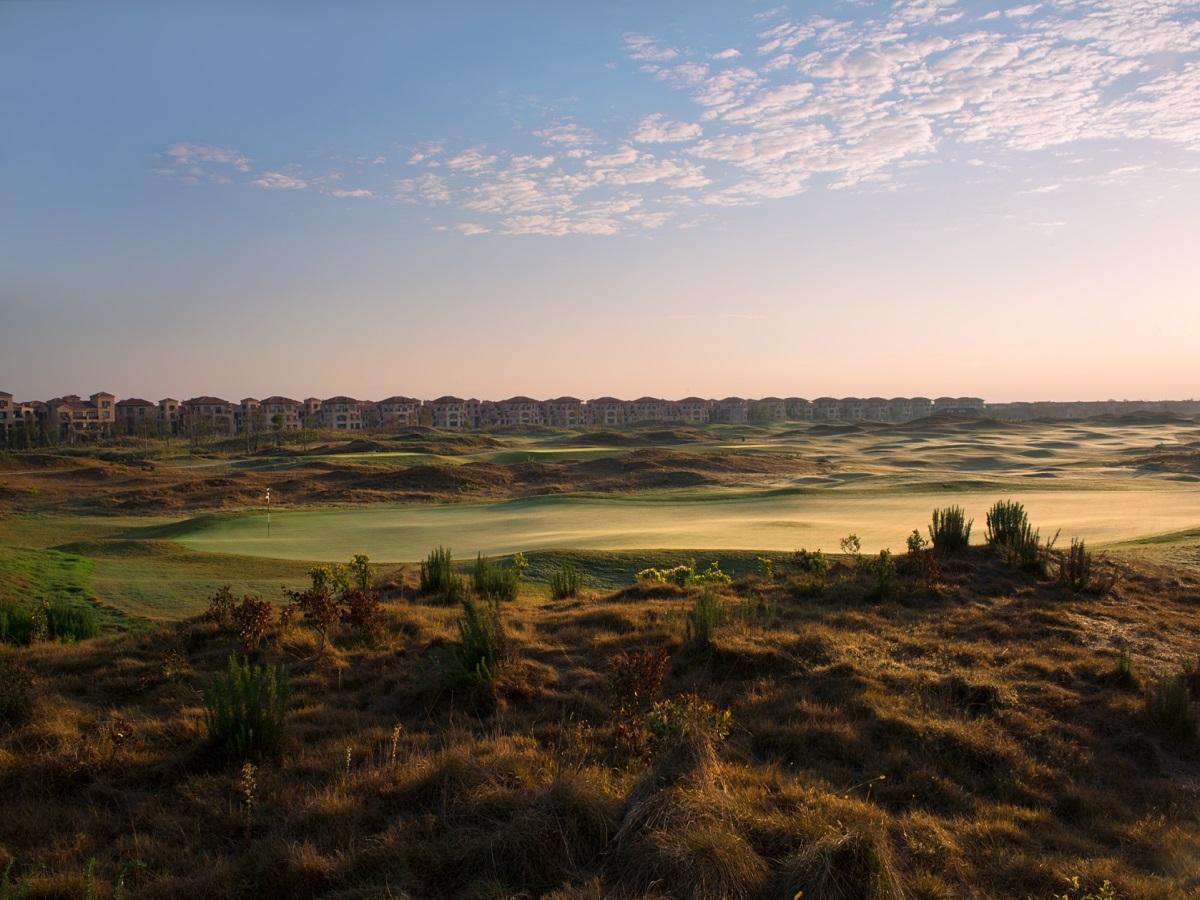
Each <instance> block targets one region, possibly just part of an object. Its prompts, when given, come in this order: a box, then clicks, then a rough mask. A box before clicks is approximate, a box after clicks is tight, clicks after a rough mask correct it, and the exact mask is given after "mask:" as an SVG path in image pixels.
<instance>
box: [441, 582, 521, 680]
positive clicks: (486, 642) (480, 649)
mask: <svg viewBox="0 0 1200 900" xmlns="http://www.w3.org/2000/svg"><path fill="white" fill-rule="evenodd" d="M507 655H508V636H507V634H506V633H505V630H504V622H503V620H502V619H501V617H500V603H499V601H497V600H488V599H480V600H472V599H468V600H464V601H463V614H462V616H461V617H459V620H458V644H457V645H456V646H455V648H454V656H453V659H454V662H455V666H456V668H457V670H458V674H459V675H460V676H461V677H462V678H464V679H465V680H467V681H473V682H477V683H487V682H490V681H492V680H493V679H494V678H495V677H496V673H497V671H498V669H499V666H500V664H501V663H502V662H503V660H504V659H505V658H506V657H507Z"/></svg>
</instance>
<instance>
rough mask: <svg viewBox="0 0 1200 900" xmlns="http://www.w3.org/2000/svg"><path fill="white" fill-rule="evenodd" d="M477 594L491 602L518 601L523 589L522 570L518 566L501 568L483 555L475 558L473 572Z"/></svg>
mask: <svg viewBox="0 0 1200 900" xmlns="http://www.w3.org/2000/svg"><path fill="white" fill-rule="evenodd" d="M471 584H472V586H473V587H474V588H475V593H476V594H478V595H479V596H480V597H485V598H487V599H489V600H516V599H517V593H518V592H519V591H520V589H521V570H520V569H519V568H517V567H516V566H500V565H497V564H496V563H494V562H492V561H491V560H490V559H488V558H487V557H486V556H484V555H483V554H482V553H480V554H478V555H477V556H476V557H475V568H474V569H473V570H472V571H471Z"/></svg>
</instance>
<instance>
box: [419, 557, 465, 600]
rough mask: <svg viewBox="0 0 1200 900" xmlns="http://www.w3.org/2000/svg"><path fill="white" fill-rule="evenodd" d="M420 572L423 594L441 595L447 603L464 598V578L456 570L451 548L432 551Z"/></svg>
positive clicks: (422, 564)
mask: <svg viewBox="0 0 1200 900" xmlns="http://www.w3.org/2000/svg"><path fill="white" fill-rule="evenodd" d="M420 572H421V581H420V585H421V593H422V594H424V595H426V596H429V595H431V594H441V595H442V596H443V597H444V598H445V599H446V601H447V602H454V601H457V600H458V599H459V598H460V597H461V596H462V592H463V580H462V576H461V575H459V574H458V573H457V572H456V571H455V569H454V556H453V554H451V552H450V548H449V547H438V548H437V549H435V550H431V551H430V552H429V556H427V557H426V558H425V561H424V562H422V563H421V569H420Z"/></svg>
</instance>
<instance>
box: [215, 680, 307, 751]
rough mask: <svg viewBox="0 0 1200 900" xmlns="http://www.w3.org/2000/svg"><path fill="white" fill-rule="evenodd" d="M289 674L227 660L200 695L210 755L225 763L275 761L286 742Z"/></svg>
mask: <svg viewBox="0 0 1200 900" xmlns="http://www.w3.org/2000/svg"><path fill="white" fill-rule="evenodd" d="M287 701H288V679H287V674H286V673H284V672H283V671H281V670H280V669H277V668H276V667H274V666H252V665H250V664H249V663H248V662H247V661H246V660H245V659H242V660H240V661H239V660H238V658H237V657H236V656H231V657H229V668H228V669H227V670H226V672H225V673H224V674H220V675H217V677H216V678H215V679H214V680H213V684H212V687H211V688H209V690H208V691H206V692H205V694H204V722H205V725H206V726H207V728H208V737H209V742H210V744H211V746H212V747H213V749H214V750H216V751H217V752H218V753H219V754H221V755H222V756H224V757H225V758H226V759H228V760H243V761H244V760H247V759H262V758H268V757H277V756H278V755H279V753H280V751H281V750H282V749H283V743H284V739H285V736H286V728H285V725H286V718H285V717H286V711H287Z"/></svg>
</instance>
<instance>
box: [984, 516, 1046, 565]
mask: <svg viewBox="0 0 1200 900" xmlns="http://www.w3.org/2000/svg"><path fill="white" fill-rule="evenodd" d="M1057 539H1058V536H1057V535H1055V540H1057ZM1053 546H1054V541H1051V542H1050V543H1049V544H1047V545H1046V546H1045V547H1043V546H1042V534H1041V532H1040V531H1035V530H1034V529H1033V527H1032V526H1031V525H1030V524H1029V523H1028V522H1026V523H1025V524H1024V525H1023V526H1021V527H1020V529H1019V530H1018V531H1017V532H1016V533H1015V534H1013V535H1011V536H1009V537H1008V538H1007V539H1006V540H1005V542H1004V543H1002V544H997V545H996V549H997V550H998V551H999V552H1000V558H1001V559H1002V560H1004V562H1005V563H1006V564H1007V565H1010V566H1012V567H1013V568H1015V569H1024V570H1025V571H1026V572H1038V573H1044V572H1045V569H1046V557H1047V555H1048V554H1049V552H1050V548H1051V547H1053Z"/></svg>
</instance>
